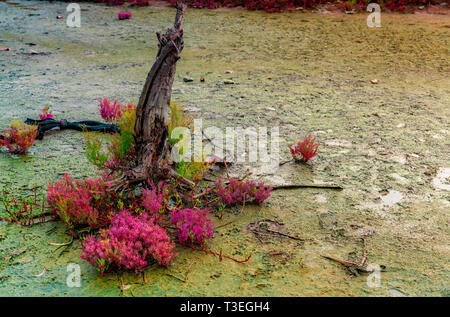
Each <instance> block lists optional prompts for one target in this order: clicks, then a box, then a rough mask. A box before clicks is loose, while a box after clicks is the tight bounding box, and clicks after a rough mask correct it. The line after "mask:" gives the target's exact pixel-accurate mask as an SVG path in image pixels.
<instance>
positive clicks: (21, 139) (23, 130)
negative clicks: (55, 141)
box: [0, 121, 38, 154]
mask: <svg viewBox="0 0 450 317" xmlns="http://www.w3.org/2000/svg"><path fill="white" fill-rule="evenodd" d="M37 135H38V129H37V127H36V126H34V125H27V124H23V123H19V122H18V121H13V122H12V123H11V127H10V128H7V129H4V130H3V135H2V134H0V148H1V147H3V146H6V148H7V149H8V151H9V152H10V153H14V154H24V153H25V152H27V151H28V149H29V148H30V147H31V146H32V145H33V143H34V140H35V139H36V137H37Z"/></svg>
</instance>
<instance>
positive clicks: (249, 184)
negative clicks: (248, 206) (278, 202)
mask: <svg viewBox="0 0 450 317" xmlns="http://www.w3.org/2000/svg"><path fill="white" fill-rule="evenodd" d="M229 181H230V184H229V185H228V186H226V185H225V184H224V183H223V182H222V179H219V180H218V181H217V182H216V184H215V187H216V193H217V196H219V197H220V199H221V200H222V202H223V203H225V204H227V205H235V204H238V205H243V204H244V203H245V201H246V200H253V201H254V202H256V203H257V204H261V203H262V202H263V201H264V200H266V199H267V198H269V197H270V192H271V191H272V187H270V186H268V187H265V186H264V183H262V182H261V183H259V184H257V183H256V182H255V181H252V180H250V181H241V180H238V179H234V178H230V179H229Z"/></svg>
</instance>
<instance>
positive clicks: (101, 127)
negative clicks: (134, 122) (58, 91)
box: [25, 119, 120, 140]
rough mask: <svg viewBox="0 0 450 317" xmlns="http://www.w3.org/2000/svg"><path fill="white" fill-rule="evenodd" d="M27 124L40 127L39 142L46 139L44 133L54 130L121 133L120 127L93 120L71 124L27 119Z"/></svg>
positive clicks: (60, 121) (62, 121)
mask: <svg viewBox="0 0 450 317" xmlns="http://www.w3.org/2000/svg"><path fill="white" fill-rule="evenodd" d="M25 123H26V124H30V125H37V126H38V135H37V137H36V139H37V140H42V139H43V138H44V133H45V132H47V131H49V130H51V129H54V128H59V129H61V130H76V131H97V132H108V133H120V128H119V126H118V125H115V124H106V123H102V122H98V121H92V120H85V121H76V122H69V121H67V120H64V119H63V120H59V121H57V120H55V119H45V120H34V119H27V120H25Z"/></svg>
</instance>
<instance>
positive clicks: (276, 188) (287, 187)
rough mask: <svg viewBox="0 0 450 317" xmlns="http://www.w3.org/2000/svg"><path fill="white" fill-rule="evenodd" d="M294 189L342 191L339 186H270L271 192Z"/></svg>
mask: <svg viewBox="0 0 450 317" xmlns="http://www.w3.org/2000/svg"><path fill="white" fill-rule="evenodd" d="M296 188H318V189H334V190H343V189H344V188H343V187H341V186H333V185H325V186H322V185H300V184H299V185H295V184H293V185H274V186H272V190H278V189H296Z"/></svg>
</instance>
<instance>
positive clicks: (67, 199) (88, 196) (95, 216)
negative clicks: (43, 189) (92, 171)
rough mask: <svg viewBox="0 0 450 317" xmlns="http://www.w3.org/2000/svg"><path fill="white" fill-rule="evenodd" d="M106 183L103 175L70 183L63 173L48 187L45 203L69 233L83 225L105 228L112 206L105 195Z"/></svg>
mask: <svg viewBox="0 0 450 317" xmlns="http://www.w3.org/2000/svg"><path fill="white" fill-rule="evenodd" d="M110 180H111V176H108V175H106V174H104V175H103V177H102V178H92V179H85V180H83V181H75V182H73V180H72V178H71V177H70V176H69V174H67V173H65V174H64V175H63V177H62V179H61V180H59V181H56V182H54V183H53V182H51V183H50V184H49V185H48V188H47V198H46V202H47V204H48V205H49V206H50V209H51V210H52V211H53V213H55V214H56V215H58V217H59V218H60V219H62V220H63V221H64V222H65V224H66V225H67V226H68V227H69V228H70V229H71V230H73V229H77V228H79V227H82V226H83V225H88V226H89V227H90V228H93V229H95V228H99V227H102V226H105V225H106V224H108V222H109V219H110V217H111V214H112V211H113V210H114V209H115V207H116V206H115V202H114V199H113V198H114V197H112V196H111V195H110V194H109V188H110V183H109V181H110Z"/></svg>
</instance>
